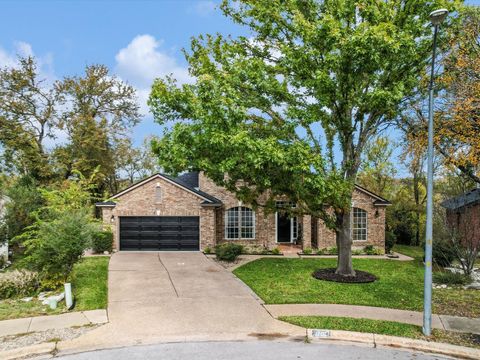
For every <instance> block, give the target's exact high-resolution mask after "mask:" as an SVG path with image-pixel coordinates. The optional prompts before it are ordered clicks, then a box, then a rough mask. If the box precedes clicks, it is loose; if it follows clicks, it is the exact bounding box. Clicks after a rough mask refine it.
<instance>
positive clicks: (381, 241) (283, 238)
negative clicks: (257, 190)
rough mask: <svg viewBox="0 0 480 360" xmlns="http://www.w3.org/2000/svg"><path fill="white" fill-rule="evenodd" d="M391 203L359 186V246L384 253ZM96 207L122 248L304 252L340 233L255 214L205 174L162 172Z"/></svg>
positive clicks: (331, 242) (303, 220) (304, 219)
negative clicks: (293, 248)
mask: <svg viewBox="0 0 480 360" xmlns="http://www.w3.org/2000/svg"><path fill="white" fill-rule="evenodd" d="M283 204H284V202H283ZM387 205H390V203H389V202H388V201H387V200H385V199H383V198H381V197H380V196H378V195H375V194H373V193H371V192H370V191H368V190H366V189H364V188H362V187H360V186H356V187H355V191H354V194H353V201H352V207H353V209H352V220H353V221H352V223H353V226H352V237H353V241H354V244H353V245H354V247H355V248H363V247H364V246H366V245H373V246H375V247H378V248H380V249H384V246H385V207H386V206H387ZM96 206H98V207H99V208H101V209H102V217H103V222H104V224H105V225H108V226H110V227H111V228H112V231H113V234H114V247H115V248H116V249H118V250H204V249H205V248H207V247H209V248H213V247H214V246H215V245H217V244H222V243H227V242H235V243H238V244H242V245H245V246H248V247H250V248H262V249H264V248H268V249H272V248H275V247H277V246H278V245H279V244H283V245H287V244H292V245H293V244H298V245H300V246H301V247H302V248H304V249H305V248H311V247H313V248H328V247H334V246H336V241H335V233H334V232H333V231H331V230H328V229H327V228H326V227H325V225H324V223H323V222H322V221H320V220H319V219H317V218H313V219H312V217H311V216H309V215H305V216H301V217H293V218H288V217H287V216H286V215H283V214H282V212H281V211H280V212H277V213H274V214H266V215H264V213H263V212H262V210H261V209H258V210H257V211H254V210H253V209H252V208H250V207H249V206H248V205H246V204H242V203H241V202H240V201H239V200H238V199H237V198H236V197H235V195H234V194H233V193H231V192H229V191H227V190H226V189H225V188H223V187H220V186H217V185H216V184H215V183H214V182H213V181H212V180H210V179H209V178H207V177H206V176H205V175H204V174H203V172H191V173H186V174H183V175H181V176H179V177H178V178H173V177H170V176H167V175H163V174H156V175H153V176H150V177H149V178H146V179H145V180H142V181H140V182H138V183H136V184H134V185H132V186H130V187H129V188H127V189H125V190H123V191H121V192H120V193H118V194H116V195H114V196H113V197H112V198H111V201H109V202H101V203H97V204H96ZM281 206H282V202H279V207H281Z"/></svg>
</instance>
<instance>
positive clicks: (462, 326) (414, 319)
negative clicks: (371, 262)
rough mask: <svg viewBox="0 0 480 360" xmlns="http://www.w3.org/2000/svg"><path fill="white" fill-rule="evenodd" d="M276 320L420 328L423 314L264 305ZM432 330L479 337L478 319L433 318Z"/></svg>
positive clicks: (351, 307) (366, 308)
mask: <svg viewBox="0 0 480 360" xmlns="http://www.w3.org/2000/svg"><path fill="white" fill-rule="evenodd" d="M264 307H265V309H267V311H268V312H269V313H270V314H271V315H272V316H273V317H275V318H278V317H280V316H338V317H350V318H357V319H360V318H363V319H372V320H385V321H396V322H402V323H406V324H412V325H418V326H422V324H423V313H422V312H418V311H409V310H397V309H387V308H380V307H373V306H357V305H338V304H286V305H264ZM432 327H433V328H434V329H441V330H448V331H457V332H465V333H472V334H480V319H479V318H476V319H470V318H465V317H459V316H448V315H436V314H433V315H432Z"/></svg>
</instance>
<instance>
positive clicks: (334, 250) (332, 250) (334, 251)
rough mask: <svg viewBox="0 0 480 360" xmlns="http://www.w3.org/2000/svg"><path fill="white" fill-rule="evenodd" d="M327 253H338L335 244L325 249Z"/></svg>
mask: <svg viewBox="0 0 480 360" xmlns="http://www.w3.org/2000/svg"><path fill="white" fill-rule="evenodd" d="M327 254H329V255H338V249H337V247H336V246H332V247H330V248H328V249H327Z"/></svg>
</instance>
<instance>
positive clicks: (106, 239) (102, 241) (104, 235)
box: [92, 230, 113, 253]
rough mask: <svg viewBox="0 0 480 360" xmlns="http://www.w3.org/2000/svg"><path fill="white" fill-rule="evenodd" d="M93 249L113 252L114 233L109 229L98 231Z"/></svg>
mask: <svg viewBox="0 0 480 360" xmlns="http://www.w3.org/2000/svg"><path fill="white" fill-rule="evenodd" d="M92 249H93V251H94V252H96V253H103V252H104V251H108V252H112V249H113V233H112V232H111V231H108V230H107V231H100V232H98V233H96V234H95V235H94V236H93V238H92Z"/></svg>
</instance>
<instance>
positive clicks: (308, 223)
mask: <svg viewBox="0 0 480 360" xmlns="http://www.w3.org/2000/svg"><path fill="white" fill-rule="evenodd" d="M311 247H312V217H311V216H310V215H303V217H302V249H307V248H311Z"/></svg>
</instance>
